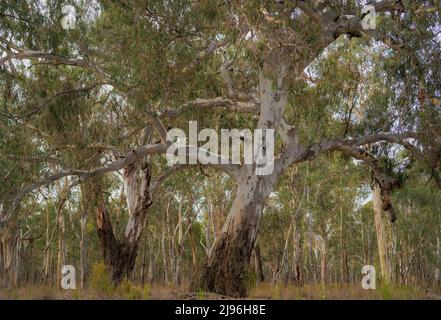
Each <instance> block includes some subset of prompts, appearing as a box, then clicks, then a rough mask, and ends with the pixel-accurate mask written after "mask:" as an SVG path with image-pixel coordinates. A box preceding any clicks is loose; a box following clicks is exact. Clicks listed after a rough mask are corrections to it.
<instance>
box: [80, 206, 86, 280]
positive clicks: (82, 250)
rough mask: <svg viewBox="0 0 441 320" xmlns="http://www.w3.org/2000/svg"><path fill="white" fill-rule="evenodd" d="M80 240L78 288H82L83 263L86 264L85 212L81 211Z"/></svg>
mask: <svg viewBox="0 0 441 320" xmlns="http://www.w3.org/2000/svg"><path fill="white" fill-rule="evenodd" d="M80 223H81V235H80V236H81V238H80V286H81V288H84V276H85V263H86V227H87V212H86V211H85V210H83V212H82V216H81V221H80Z"/></svg>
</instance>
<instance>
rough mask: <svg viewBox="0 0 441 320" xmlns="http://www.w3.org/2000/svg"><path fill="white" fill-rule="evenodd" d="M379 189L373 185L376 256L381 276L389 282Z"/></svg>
mask: <svg viewBox="0 0 441 320" xmlns="http://www.w3.org/2000/svg"><path fill="white" fill-rule="evenodd" d="M380 193H381V189H380V187H379V186H378V185H375V187H374V195H373V202H374V216H375V229H376V233H377V245H378V256H379V260H380V269H381V277H382V279H383V281H385V282H386V283H389V282H390V281H391V274H390V263H389V257H388V238H387V233H386V226H387V224H386V221H385V217H384V211H383V208H382V202H381V194H380Z"/></svg>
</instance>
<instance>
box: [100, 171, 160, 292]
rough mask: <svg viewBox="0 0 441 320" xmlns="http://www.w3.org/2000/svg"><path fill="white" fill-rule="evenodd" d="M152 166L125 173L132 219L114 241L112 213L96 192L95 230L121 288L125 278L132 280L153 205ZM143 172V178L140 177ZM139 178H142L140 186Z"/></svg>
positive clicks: (111, 271)
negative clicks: (139, 247) (140, 243)
mask: <svg viewBox="0 0 441 320" xmlns="http://www.w3.org/2000/svg"><path fill="white" fill-rule="evenodd" d="M151 170H152V169H151V166H150V165H149V164H148V163H143V168H140V167H137V166H136V165H133V166H130V167H128V168H126V169H125V174H124V179H125V192H126V198H127V202H128V210H129V219H128V222H127V225H126V228H125V232H124V234H123V235H122V236H121V238H120V239H117V238H116V237H115V232H114V230H113V228H112V222H111V220H110V216H109V212H108V210H107V208H106V206H105V204H104V199H103V197H102V195H101V192H100V191H99V190H94V194H95V195H96V196H97V201H96V204H95V206H96V210H95V213H96V226H97V233H98V239H99V242H100V247H101V250H102V253H103V257H104V262H105V264H106V265H107V268H108V270H109V272H110V275H111V278H112V280H113V282H114V283H115V284H116V285H118V284H119V283H120V282H121V281H122V280H123V279H124V278H125V277H130V274H131V272H132V271H133V269H134V267H135V262H136V257H137V255H138V245H139V240H140V239H141V235H142V231H143V230H144V229H145V225H146V223H147V214H148V209H149V208H150V206H151V205H152V201H151V196H150V192H149V187H150V182H151ZM139 172H141V173H142V174H141V177H138V173H139ZM137 178H140V183H139V184H138V182H137Z"/></svg>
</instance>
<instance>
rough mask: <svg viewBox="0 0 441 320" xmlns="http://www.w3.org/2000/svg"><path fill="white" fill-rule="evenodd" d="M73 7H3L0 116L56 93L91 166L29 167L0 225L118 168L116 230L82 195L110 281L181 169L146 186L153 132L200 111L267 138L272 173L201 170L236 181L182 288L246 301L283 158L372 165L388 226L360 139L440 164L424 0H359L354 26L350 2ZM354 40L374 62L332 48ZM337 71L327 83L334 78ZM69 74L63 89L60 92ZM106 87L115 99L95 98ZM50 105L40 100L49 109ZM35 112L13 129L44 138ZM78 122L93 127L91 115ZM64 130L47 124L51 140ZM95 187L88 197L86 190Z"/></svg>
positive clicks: (435, 11) (162, 143)
mask: <svg viewBox="0 0 441 320" xmlns="http://www.w3.org/2000/svg"><path fill="white" fill-rule="evenodd" d="M73 5H74V6H75V8H77V10H78V13H79V15H81V14H82V15H83V17H85V18H84V19H83V20H81V19H79V20H78V26H79V27H78V29H74V30H64V29H62V28H61V26H60V25H59V23H58V21H57V19H58V18H60V12H61V5H60V4H57V3H56V1H49V2H47V4H46V5H42V4H40V3H39V2H37V4H34V5H29V4H28V2H25V1H22V2H19V3H16V2H15V1H4V2H3V3H2V15H3V16H5V18H4V19H2V21H3V22H2V25H1V28H2V30H1V31H2V33H1V38H0V43H1V49H2V57H1V58H0V63H1V65H2V66H3V67H2V70H3V72H5V73H6V74H8V75H11V74H12V75H13V74H18V75H19V79H24V84H22V85H21V86H19V88H20V89H19V91H20V92H22V93H21V94H19V95H18V96H17V97H15V99H12V103H11V105H12V108H11V109H10V110H8V111H7V114H6V115H7V117H8V118H12V119H16V120H17V118H20V117H17V114H16V113H17V112H26V113H28V112H30V113H32V116H33V115H34V114H35V112H33V109H34V108H31V109H30V110H29V108H30V106H29V105H28V104H26V102H25V101H24V100H23V96H24V95H25V94H34V95H35V91H39V90H44V92H45V95H48V96H49V98H48V100H49V102H48V101H47V100H44V101H43V103H42V105H41V106H39V107H37V108H36V110H37V112H36V113H37V114H38V113H39V112H40V111H42V110H46V109H47V106H48V105H49V104H50V103H52V102H54V101H58V100H56V99H58V98H59V97H60V96H61V97H62V98H63V100H64V101H63V106H62V108H60V109H61V110H64V111H63V112H66V113H67V114H68V115H69V116H70V117H68V116H67V115H66V117H67V118H66V119H68V120H67V121H66V120H65V121H62V124H63V125H67V124H69V128H70V129H71V130H70V131H69V132H72V133H77V135H75V138H76V139H75V142H76V143H77V144H78V145H79V146H81V147H82V148H83V149H86V150H91V151H90V152H91V153H92V157H93V159H94V161H91V162H90V163H89V165H88V166H86V165H85V163H84V161H85V160H84V159H82V160H80V162H74V161H67V160H71V159H70V158H69V159H62V160H64V162H67V163H63V164H61V165H60V166H58V168H59V171H58V172H55V173H53V172H52V173H51V174H49V173H47V172H44V171H45V170H40V175H43V174H44V173H47V174H46V177H45V178H43V179H41V180H38V179H37V180H36V182H33V183H30V184H29V185H28V186H27V187H24V188H22V189H21V190H20V191H18V192H17V193H16V196H15V197H13V198H12V201H11V204H10V205H7V206H5V207H7V211H6V213H5V214H3V218H2V220H3V221H4V222H5V221H7V220H8V219H10V217H11V216H12V214H13V213H14V210H16V209H17V207H18V205H19V203H20V201H21V200H22V199H23V198H24V197H25V196H26V195H27V194H28V193H30V192H32V191H34V190H36V189H38V188H39V187H41V186H43V185H46V184H50V183H52V182H54V181H55V180H57V179H60V178H63V177H72V179H74V178H75V177H76V178H78V179H80V180H81V181H83V180H85V179H89V178H94V177H97V176H100V175H103V174H106V173H112V172H118V171H121V172H123V175H124V184H125V186H126V188H125V191H126V198H127V200H128V212H129V219H128V224H127V228H126V232H125V233H124V236H123V238H121V239H117V238H116V236H115V234H114V231H113V228H112V226H111V223H110V219H109V218H108V213H107V209H106V206H105V201H104V199H103V198H102V196H98V197H97V201H96V202H95V205H96V218H97V228H98V232H99V236H100V239H101V243H102V248H103V252H104V255H105V259H106V261H107V262H108V265H109V267H110V269H111V270H112V271H113V272H112V273H113V275H114V280H115V281H117V282H118V281H119V280H120V279H121V277H122V275H123V274H127V273H130V271H131V269H132V268H133V265H134V259H135V258H136V254H137V243H138V241H139V238H140V235H141V232H142V230H143V229H144V226H145V219H146V216H147V213H146V211H147V209H148V207H149V206H150V205H151V199H152V197H153V195H154V194H155V192H156V190H157V188H158V187H159V185H160V183H161V182H162V181H163V179H164V178H166V177H168V176H170V174H172V173H173V172H175V171H176V170H180V169H181V168H182V166H176V167H172V168H170V169H168V170H167V171H165V173H164V174H163V175H161V176H160V177H159V178H158V179H157V181H156V182H155V183H152V181H151V169H150V165H151V163H150V162H151V161H152V160H151V159H153V158H154V159H155V160H154V161H159V162H160V161H161V160H160V159H161V158H160V155H163V154H165V153H167V150H168V147H169V145H170V141H168V140H167V131H166V128H167V127H170V126H175V125H176V126H179V125H181V126H182V125H183V122H184V119H187V118H186V117H188V116H189V117H195V116H196V117H197V116H198V115H199V116H202V115H204V116H205V115H207V114H209V115H210V116H208V117H206V118H207V119H206V120H205V121H206V122H205V124H206V125H210V121H211V123H213V121H216V120H215V119H214V118H211V115H213V114H215V113H212V110H213V109H221V110H223V111H222V112H224V114H225V115H226V118H228V119H229V121H230V126H231V125H232V123H234V124H237V126H245V127H247V128H250V129H262V130H264V131H270V130H274V131H275V132H276V134H277V141H276V142H277V143H276V157H275V159H274V163H273V164H274V170H273V171H272V172H271V173H270V174H268V175H265V176H258V175H256V174H255V169H256V167H257V164H256V163H253V164H228V165H218V164H210V166H212V167H214V168H215V169H218V170H221V171H222V172H224V173H226V174H227V175H229V176H230V177H231V179H232V180H233V181H234V183H235V185H236V190H235V198H234V200H233V203H232V205H231V207H230V209H229V213H228V215H227V217H226V220H225V223H224V225H223V227H222V229H221V232H220V234H219V235H218V237H217V238H216V240H215V241H214V243H213V245H212V247H211V249H210V251H209V256H208V258H207V261H206V263H205V266H204V271H203V272H202V274H201V275H200V277H199V278H198V279H195V281H194V284H195V286H198V287H203V288H205V289H207V290H210V291H215V292H219V293H222V294H227V295H232V296H244V295H246V293H247V281H246V273H247V269H248V264H249V261H250V257H251V253H252V251H253V248H254V245H255V241H256V235H257V232H258V229H259V224H260V220H261V216H262V213H263V208H264V206H265V203H266V200H267V198H268V197H269V196H270V195H271V193H272V192H273V190H274V188H275V186H276V183H277V181H278V178H279V177H280V176H281V175H282V174H283V173H284V172H285V171H286V170H287V169H288V168H289V167H291V166H293V165H295V164H298V163H301V162H305V161H310V160H313V159H315V158H317V157H319V156H321V155H323V154H326V153H330V152H342V153H344V154H345V155H347V156H349V157H352V158H354V159H357V160H360V161H362V162H363V163H364V164H366V165H367V166H368V167H369V168H371V169H372V171H373V173H374V176H375V179H376V181H377V183H378V185H379V188H380V196H381V204H382V208H383V210H385V211H388V212H389V214H390V218H391V220H395V219H396V213H395V211H394V209H393V206H392V203H391V199H390V197H391V192H392V191H393V190H394V189H395V188H396V186H397V181H396V179H395V178H394V177H391V176H390V175H389V174H388V172H387V171H386V170H385V168H384V167H383V166H382V164H381V162H379V161H378V159H377V158H376V157H375V154H373V153H370V152H369V149H368V148H367V147H368V146H371V145H375V144H377V143H379V142H384V143H387V144H394V145H398V146H401V147H404V148H405V149H407V150H409V152H410V153H411V154H412V155H415V156H414V157H415V158H421V157H422V156H421V154H424V155H429V156H428V158H430V161H428V163H429V165H428V167H429V169H430V170H431V171H432V172H434V173H437V172H439V167H438V165H439V142H440V141H439V133H440V131H439V107H437V103H439V79H440V77H439V74H440V68H439V62H437V61H436V60H435V58H434V57H437V56H439V53H440V52H439V48H440V46H439V41H440V40H439V36H437V33H438V30H439V8H438V7H436V5H439V3H438V2H436V1H435V2H434V1H420V2H418V3H412V2H410V1H400V0H383V1H379V2H376V3H372V5H371V7H370V8H369V10H370V11H369V13H368V14H369V16H368V18H370V19H371V20H372V19H374V16H372V14H373V11H375V13H376V17H377V22H378V23H377V25H376V26H375V28H374V27H372V25H368V26H366V21H365V18H366V17H364V18H363V15H365V14H366V11H365V10H363V4H362V3H361V1H306V0H304V1H300V0H298V1H284V2H281V1H257V2H256V1H215V0H213V1H202V2H188V1H183V0H175V1H149V2H147V3H146V2H145V1H130V2H128V1H127V2H125V1H122V2H112V1H107V0H103V1H100V2H99V3H97V5H98V7H97V10H96V15H92V14H91V12H90V9H88V7H87V5H83V6H81V5H79V4H78V3H76V2H74V3H73ZM86 17H87V18H86ZM354 42H356V43H357V44H358V45H359V47H360V49H359V50H361V51H362V50H363V49H364V48H366V50H367V49H369V50H371V51H372V52H373V55H374V57H375V58H372V59H359V62H360V64H357V63H354V61H351V60H350V58H348V57H345V56H344V55H345V52H347V50H348V48H350V47H351V45H352V44H353V43H354ZM20 61H31V62H32V63H31V64H30V66H29V67H28V66H27V65H26V64H23V63H21V64H20V63H19V62H20ZM356 61H357V59H356ZM17 65H21V68H18V67H17ZM344 69H346V70H347V72H346V75H345V73H344V72H343V71H344ZM336 71H339V73H338V74H339V75H340V76H341V77H340V78H339V79H335V78H333V75H335V74H336V73H337V72H336ZM363 73H364V74H369V75H371V76H378V77H380V79H378V80H379V81H378V84H376V85H372V86H365V87H363V90H361V89H359V88H358V87H357V86H354V83H356V81H355V82H354V80H353V78H354V77H357V74H363ZM66 82H68V83H70V84H71V86H70V87H67V88H65V87H64V88H63V86H64V85H66ZM72 83H77V85H78V83H81V84H82V86H76V87H72ZM32 84H34V86H33V87H32V86H31V85H32ZM53 86H54V87H53ZM98 88H100V90H98ZM389 88H393V92H391V90H388V89H389ZM59 90H62V91H59ZM86 91H87V92H92V94H91V96H90V97H88V98H85V101H83V102H81V103H79V102H76V101H75V100H72V99H70V97H72V95H74V96H75V95H78V94H82V93H84V92H86ZM103 94H104V95H107V96H109V97H111V98H112V102H113V103H109V102H108V101H107V100H106V99H104V100H105V101H104V102H102V101H101V100H102V98H101V99H99V100H100V101H98V102H96V101H94V98H96V97H100V96H102V95H103ZM45 95H43V98H44V97H45ZM348 95H349V96H351V95H352V98H353V100H352V102H353V103H352V105H351V106H350V108H349V109H347V107H348V105H345V104H343V103H342V101H347V98H348ZM37 96H38V95H37ZM54 99H55V100H54ZM60 102H61V101H58V103H60ZM58 103H57V104H56V105H54V106H53V107H52V109H51V108H48V109H49V110H55V114H57V112H58ZM79 106H81V108H79V109H78V107H79ZM81 112H84V113H86V114H87V113H90V112H93V114H94V116H93V117H92V116H90V119H93V120H96V122H97V123H99V124H100V128H101V129H100V130H98V132H95V134H94V135H89V134H87V130H86V129H84V127H82V126H81V124H82V123H84V119H83V118H82V117H81V116H80V114H81ZM26 113H25V114H26ZM233 114H237V116H233ZM354 114H358V115H359V117H354ZM342 115H343V116H342ZM31 119H35V118H33V117H31ZM72 119H75V121H72ZM32 121H33V120H30V121H18V120H17V125H19V126H27V127H28V128H29V126H31V127H33V128H36V129H37V131H42V130H41V123H40V122H36V125H32ZM147 122H149V124H147ZM49 123H51V124H54V123H55V124H56V125H57V122H56V121H55V122H54V121H50V122H49ZM87 123H88V124H89V128H90V129H91V130H92V127H93V126H92V124H93V122H92V121H89V122H87ZM184 123H185V122H184ZM63 125H62V126H59V124H58V127H56V128H55V129H56V130H58V132H59V133H62V132H64V127H63ZM153 130H154V132H153ZM148 132H150V134H147V133H148ZM40 136H42V137H43V138H44V137H45V136H44V132H43V134H41V133H40ZM50 136H51V135H50V134H49V136H46V138H45V139H47V141H45V142H44V143H41V146H43V150H44V151H46V152H49V150H51V148H53V146H54V144H57V142H58V143H60V144H61V145H62V146H67V145H69V142H68V140H69V139H70V138H71V136H68V137H66V136H64V137H63V135H62V134H61V138H64V140H61V141H57V140H51V139H50ZM146 137H149V139H147V138H146ZM43 138H40V139H43ZM156 141H157V142H156ZM46 145H47V146H46ZM38 147H39V146H36V147H35V148H36V149H38ZM189 150H191V148H188V150H187V151H188V153H191V152H190V151H189ZM68 154H69V153H68V152H63V156H66V155H68ZM158 167H161V168H163V167H164V166H158ZM45 169H46V168H45ZM434 176H436V175H434ZM98 179H99V178H98ZM95 191H96V193H97V194H100V192H99V191H100V190H99V187H98V188H97V189H95ZM2 201H3V200H2Z"/></svg>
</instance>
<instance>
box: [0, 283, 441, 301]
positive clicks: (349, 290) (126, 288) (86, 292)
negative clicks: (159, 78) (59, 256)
mask: <svg viewBox="0 0 441 320" xmlns="http://www.w3.org/2000/svg"><path fill="white" fill-rule="evenodd" d="M186 288H187V286H186V285H183V286H180V287H176V286H163V285H159V284H155V285H152V286H138V285H134V284H130V283H125V284H122V286H121V287H120V288H118V289H106V290H107V291H106V292H99V291H97V290H96V289H93V288H87V289H77V290H62V289H56V288H52V287H46V286H26V287H22V288H17V289H10V290H0V300H3V299H13V300H16V299H22V300H23V299H26V300H28V299H34V300H89V299H106V300H107V299H111V300H121V299H123V300H145V299H152V300H161V299H172V300H173V299H199V300H205V299H225V298H227V297H225V296H219V295H215V294H211V293H205V292H198V293H192V292H188V290H186ZM248 298H249V299H274V300H348V299H350V300H415V299H441V290H437V291H430V292H429V291H424V290H419V289H415V288H410V287H385V286H382V287H380V288H378V289H377V290H363V289H362V288H361V286H344V287H341V286H340V285H327V286H325V287H323V286H322V285H319V284H318V285H305V286H303V287H295V286H280V285H276V286H272V285H270V284H268V283H265V284H261V285H259V286H257V287H255V288H253V289H252V290H251V291H250V295H249V297H248Z"/></svg>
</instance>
